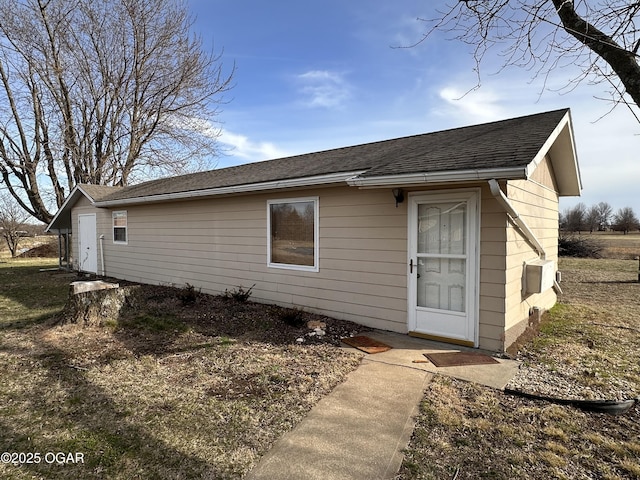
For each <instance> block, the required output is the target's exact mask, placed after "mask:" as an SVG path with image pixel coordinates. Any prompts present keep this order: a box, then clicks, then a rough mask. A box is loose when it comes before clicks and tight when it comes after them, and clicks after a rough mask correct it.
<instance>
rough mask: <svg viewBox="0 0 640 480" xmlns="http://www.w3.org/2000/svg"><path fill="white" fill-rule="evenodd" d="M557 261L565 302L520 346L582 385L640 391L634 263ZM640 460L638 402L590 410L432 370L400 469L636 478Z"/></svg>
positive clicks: (438, 474) (529, 357)
mask: <svg viewBox="0 0 640 480" xmlns="http://www.w3.org/2000/svg"><path fill="white" fill-rule="evenodd" d="M560 269H561V270H562V272H563V283H562V287H563V290H564V292H565V294H564V296H563V297H562V302H563V303H560V304H559V305H558V306H556V307H555V308H554V309H553V310H552V311H551V312H550V314H548V315H546V316H545V319H544V321H543V325H542V328H541V332H540V335H539V336H538V337H537V338H535V339H533V340H532V341H531V342H530V343H528V344H526V345H524V347H523V349H522V351H521V355H523V358H524V359H525V361H526V362H531V363H533V364H536V365H539V366H543V367H545V368H546V369H547V370H548V372H549V378H553V376H554V375H563V376H564V377H565V378H563V381H566V380H567V379H568V380H570V381H571V382H573V384H574V385H575V388H576V390H578V391H579V390H580V388H583V387H585V388H587V387H588V388H595V389H596V390H598V389H600V390H601V391H609V392H611V391H615V390H617V389H621V390H623V393H624V396H625V397H627V398H628V397H629V396H631V397H632V398H633V396H637V395H640V349H639V348H638V345H640V313H639V309H640V283H637V282H636V280H637V262H636V261H630V260H616V259H599V260H589V259H562V260H561V262H560ZM565 393H567V394H568V393H570V392H565ZM568 396H569V395H568ZM639 459H640V406H639V405H638V404H636V406H635V408H634V409H632V410H631V411H629V412H627V413H626V414H624V415H620V416H610V415H606V414H597V413H587V412H584V411H581V410H578V409H575V408H573V407H570V406H561V405H555V404H552V403H547V402H544V401H535V400H530V399H524V398H518V397H514V396H510V395H505V394H503V393H502V392H499V391H494V390H491V389H489V388H484V387H480V386H478V385H474V384H470V383H465V382H462V381H457V380H453V379H448V378H445V377H436V379H435V380H434V381H433V383H432V384H431V385H430V386H429V388H428V390H427V392H426V395H425V398H424V400H423V402H422V404H421V413H420V416H419V418H418V422H417V427H416V429H415V431H414V435H413V438H412V440H411V443H410V446H409V448H408V449H407V451H406V456H405V461H404V464H403V466H402V469H401V471H400V474H399V476H398V478H399V479H443V478H457V479H479V478H492V479H505V480H506V479H513V478H522V479H538V478H558V479H583V478H599V479H638V478H640V460H639Z"/></svg>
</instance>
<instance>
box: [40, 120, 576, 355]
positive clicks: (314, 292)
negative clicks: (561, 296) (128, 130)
mask: <svg viewBox="0 0 640 480" xmlns="http://www.w3.org/2000/svg"><path fill="white" fill-rule="evenodd" d="M580 191H581V180H580V173H579V168H578V163H577V158H576V150H575V144H574V136H573V130H572V123H571V115H570V112H569V110H568V109H563V110H557V111H551V112H546V113H541V114H536V115H530V116H525V117H520V118H514V119H509V120H504V121H498V122H492V123H487V124H482V125H474V126H469V127H464V128H456V129H451V130H445V131H440V132H435V133H428V134H424V135H415V136H410V137H405V138H398V139H393V140H386V141H380V142H375V143H369V144H365V145H358V146H352V147H346V148H339V149H334V150H328V151H323V152H317V153H310V154H306V155H298V156H293V157H289V158H282V159H277V160H269V161H264V162H258V163H252V164H247V165H240V166H236V167H230V168H224V169H219V170H213V171H209V172H202V173H194V174H189V175H183V176H177V177H171V178H164V179H160V180H154V181H149V182H145V183H141V184H138V185H133V186H129V187H124V188H121V187H98V186H94V185H78V186H77V187H76V188H75V189H74V190H73V192H71V194H70V195H69V197H68V198H67V200H66V201H65V203H64V204H63V205H62V207H61V208H60V210H59V211H58V212H57V214H56V216H55V218H54V219H53V221H52V222H51V224H50V225H49V226H48V230H49V231H54V232H65V231H67V232H68V231H72V232H73V235H72V237H71V239H72V240H71V247H72V248H71V250H72V252H71V254H72V259H73V266H74V268H75V269H77V270H80V271H84V272H93V273H96V274H98V275H107V276H110V277H116V278H121V279H126V280H131V281H138V282H144V283H151V284H165V285H175V286H184V285H185V284H187V283H189V284H191V285H194V286H197V287H199V288H202V290H203V291H204V292H207V293H214V294H215V293H220V292H223V291H224V290H225V289H233V288H237V287H238V286H243V287H244V288H247V287H249V286H251V285H253V284H255V287H254V289H253V296H252V300H256V301H259V302H268V303H276V304H281V305H289V306H291V305H295V306H299V307H302V308H304V309H306V310H309V311H313V312H318V313H322V314H326V315H328V316H332V317H337V318H342V319H346V320H352V321H355V322H357V323H360V324H363V325H366V326H369V327H374V328H378V329H384V330H389V331H395V332H402V333H409V334H411V335H416V336H423V337H426V338H432V339H437V340H441V341H447V342H452V343H455V344H461V345H468V346H473V347H480V348H483V349H487V350H493V351H502V350H504V349H506V348H507V347H508V346H509V345H510V344H511V343H513V342H514V341H515V340H516V339H517V338H518V336H519V335H520V334H521V333H522V332H523V331H524V329H525V328H526V326H527V324H528V321H529V319H530V317H531V315H536V314H538V313H539V312H541V311H543V310H545V309H548V308H550V307H551V306H553V305H554V303H555V302H556V294H557V291H558V289H559V285H558V284H557V283H556V270H557V251H558V199H559V197H561V196H575V195H580Z"/></svg>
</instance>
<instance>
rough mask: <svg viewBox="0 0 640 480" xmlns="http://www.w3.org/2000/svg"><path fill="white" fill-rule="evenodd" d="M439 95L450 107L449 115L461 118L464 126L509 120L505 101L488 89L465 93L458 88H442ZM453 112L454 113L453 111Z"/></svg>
mask: <svg viewBox="0 0 640 480" xmlns="http://www.w3.org/2000/svg"><path fill="white" fill-rule="evenodd" d="M438 95H439V96H440V98H441V99H442V100H444V101H445V102H446V105H447V106H448V107H450V111H449V112H446V113H447V114H448V115H452V114H453V115H454V116H461V117H463V119H464V122H463V123H464V124H467V123H481V122H491V121H494V120H502V119H504V118H507V117H508V116H509V114H508V113H507V112H506V111H505V109H504V107H503V106H502V105H504V102H503V100H504V99H501V98H500V96H499V95H497V94H495V93H494V92H493V91H491V90H490V89H488V88H484V87H483V88H479V89H475V90H470V91H468V92H464V91H462V90H460V89H459V88H456V87H451V86H447V87H444V88H442V89H441V90H440V91H439V92H438ZM451 110H452V111H451Z"/></svg>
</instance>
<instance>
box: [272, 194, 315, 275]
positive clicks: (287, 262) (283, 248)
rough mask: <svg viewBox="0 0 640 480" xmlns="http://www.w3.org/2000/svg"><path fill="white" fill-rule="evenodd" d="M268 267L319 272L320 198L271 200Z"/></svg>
mask: <svg viewBox="0 0 640 480" xmlns="http://www.w3.org/2000/svg"><path fill="white" fill-rule="evenodd" d="M267 249H268V251H267V264H268V266H270V267H276V268H290V269H295V270H309V271H313V272H317V271H318V197H307V198H288V199H282V200H269V201H267Z"/></svg>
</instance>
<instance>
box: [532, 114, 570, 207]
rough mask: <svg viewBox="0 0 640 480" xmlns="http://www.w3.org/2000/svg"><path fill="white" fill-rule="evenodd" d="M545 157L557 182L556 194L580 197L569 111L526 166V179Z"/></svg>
mask: <svg viewBox="0 0 640 480" xmlns="http://www.w3.org/2000/svg"><path fill="white" fill-rule="evenodd" d="M547 155H548V156H549V158H550V160H551V164H552V166H553V170H554V172H555V176H556V181H557V182H558V194H559V195H560V196H562V197H574V196H580V194H581V192H582V178H581V175H580V166H579V164H578V156H577V152H576V144H575V137H574V133H573V122H572V121H571V112H570V111H569V110H567V113H566V114H565V116H564V117H563V118H562V120H560V122H559V123H558V125H557V126H556V128H555V129H554V130H553V132H551V135H549V138H547V141H546V142H545V143H544V145H543V146H542V148H540V150H539V151H538V153H537V155H536V156H535V157H534V159H533V160H532V161H531V162H530V163H529V165H528V166H527V178H528V177H529V176H530V175H531V174H532V173H533V171H534V170H535V169H536V168H537V167H538V165H539V164H540V162H542V160H543V159H544V157H545V156H547Z"/></svg>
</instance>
